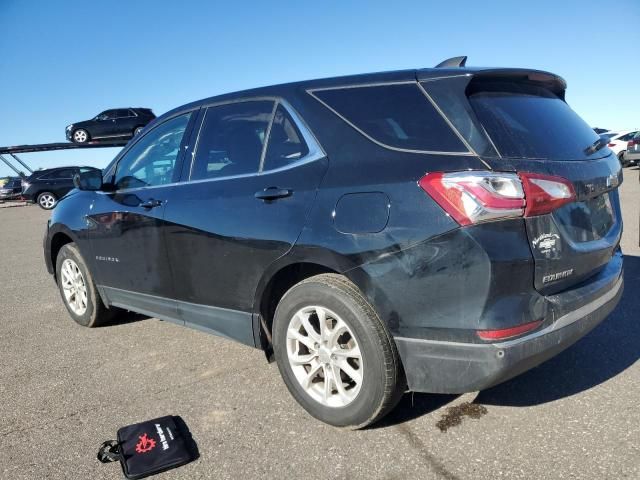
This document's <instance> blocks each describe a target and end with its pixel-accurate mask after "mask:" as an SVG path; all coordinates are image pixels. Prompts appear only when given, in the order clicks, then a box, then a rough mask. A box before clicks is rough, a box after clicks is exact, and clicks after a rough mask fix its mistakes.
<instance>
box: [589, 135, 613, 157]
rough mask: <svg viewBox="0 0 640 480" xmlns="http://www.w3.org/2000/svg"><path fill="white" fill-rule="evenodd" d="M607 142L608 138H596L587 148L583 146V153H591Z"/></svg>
mask: <svg viewBox="0 0 640 480" xmlns="http://www.w3.org/2000/svg"><path fill="white" fill-rule="evenodd" d="M607 143H609V140H605V139H604V138H599V139H598V140H596V141H595V142H593V143H592V144H591V145H589V146H588V147H587V148H585V149H584V153H586V154H587V155H591V154H593V153H596V152H597V151H598V150H600V149H601V148H602V147H604V146H605V145H607Z"/></svg>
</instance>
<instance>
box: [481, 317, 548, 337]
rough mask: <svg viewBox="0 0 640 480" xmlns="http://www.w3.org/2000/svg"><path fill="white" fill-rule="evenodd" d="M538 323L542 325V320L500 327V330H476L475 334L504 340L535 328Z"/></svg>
mask: <svg viewBox="0 0 640 480" xmlns="http://www.w3.org/2000/svg"><path fill="white" fill-rule="evenodd" d="M540 325H542V320H536V321H535V322H529V323H525V324H523V325H518V326H517V327H511V328H502V329H500V330H477V331H476V334H477V335H478V336H479V337H480V338H481V339H482V340H504V339H506V338H510V337H516V336H518V335H522V334H523V333H527V332H530V331H532V330H535V329H536V328H538V327H539V326H540Z"/></svg>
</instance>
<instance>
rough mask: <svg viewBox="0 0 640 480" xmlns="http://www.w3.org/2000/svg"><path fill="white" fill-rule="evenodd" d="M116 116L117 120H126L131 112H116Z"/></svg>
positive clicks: (125, 110) (124, 110)
mask: <svg viewBox="0 0 640 480" xmlns="http://www.w3.org/2000/svg"><path fill="white" fill-rule="evenodd" d="M116 115H117V116H118V118H126V117H131V116H132V115H131V112H130V111H129V110H127V109H121V110H116Z"/></svg>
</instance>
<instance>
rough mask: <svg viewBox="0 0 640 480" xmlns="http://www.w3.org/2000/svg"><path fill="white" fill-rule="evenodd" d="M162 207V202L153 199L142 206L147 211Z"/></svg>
mask: <svg viewBox="0 0 640 480" xmlns="http://www.w3.org/2000/svg"><path fill="white" fill-rule="evenodd" d="M160 205H162V200H154V199H153V198H150V199H149V200H146V201H144V202H142V203H141V204H140V206H141V207H142V208H146V209H152V208H156V207H159V206H160Z"/></svg>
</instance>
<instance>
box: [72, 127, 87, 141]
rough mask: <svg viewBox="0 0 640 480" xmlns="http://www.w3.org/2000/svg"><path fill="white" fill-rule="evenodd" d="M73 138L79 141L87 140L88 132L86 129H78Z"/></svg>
mask: <svg viewBox="0 0 640 480" xmlns="http://www.w3.org/2000/svg"><path fill="white" fill-rule="evenodd" d="M73 140H74V141H76V142H78V143H84V142H86V141H87V132H85V131H84V130H76V131H75V132H73Z"/></svg>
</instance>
